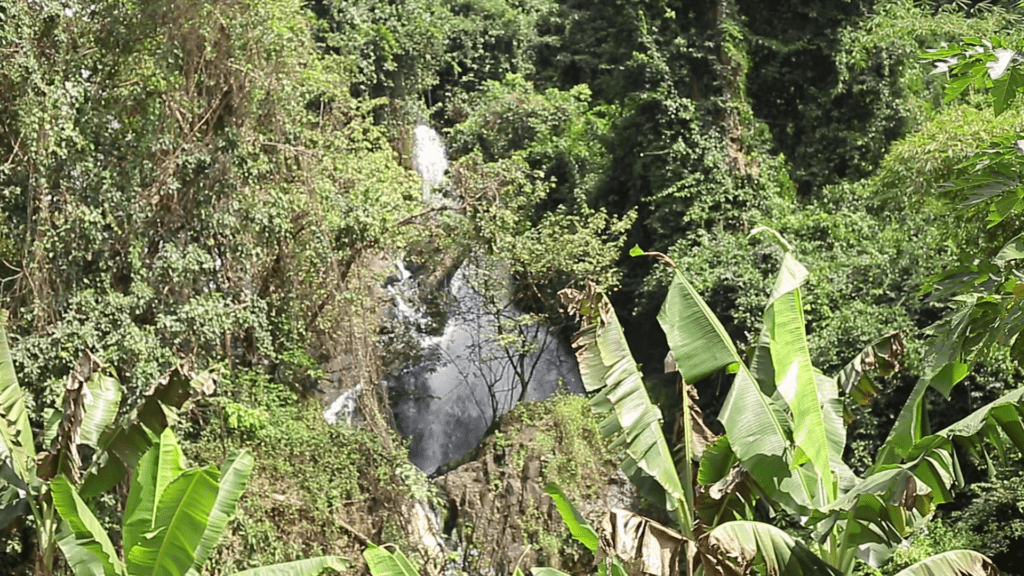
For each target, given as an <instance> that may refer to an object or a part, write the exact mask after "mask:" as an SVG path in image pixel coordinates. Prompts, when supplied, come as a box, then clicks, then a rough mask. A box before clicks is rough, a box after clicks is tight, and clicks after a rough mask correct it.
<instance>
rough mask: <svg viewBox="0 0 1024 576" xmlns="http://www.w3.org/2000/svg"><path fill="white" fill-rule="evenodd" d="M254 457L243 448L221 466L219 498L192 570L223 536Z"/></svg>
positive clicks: (250, 469)
mask: <svg viewBox="0 0 1024 576" xmlns="http://www.w3.org/2000/svg"><path fill="white" fill-rule="evenodd" d="M252 466H253V459H252V454H250V453H249V452H248V451H244V450H243V451H242V452H239V453H237V454H234V455H233V456H232V457H230V458H228V460H227V461H226V462H224V464H223V465H221V469H220V482H219V490H218V491H217V500H216V502H214V503H213V509H212V510H211V511H210V520H209V522H208V523H207V524H206V532H204V533H203V539H202V540H201V541H200V542H199V547H198V548H196V553H195V560H194V561H193V562H192V570H191V571H190V574H193V573H194V574H198V573H199V570H200V569H201V568H202V566H203V563H204V562H206V559H207V557H209V555H210V552H211V551H212V550H213V547H214V546H216V545H217V541H218V540H220V535H221V534H222V533H223V532H224V528H225V527H226V526H227V524H228V520H230V519H231V515H232V514H234V513H235V506H237V505H238V499H239V498H240V497H241V496H242V492H244V491H245V485H246V484H247V483H248V482H249V473H250V472H252Z"/></svg>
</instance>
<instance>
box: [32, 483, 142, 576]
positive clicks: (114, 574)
mask: <svg viewBox="0 0 1024 576" xmlns="http://www.w3.org/2000/svg"><path fill="white" fill-rule="evenodd" d="M50 493H51V495H52V497H53V504H54V506H55V507H56V508H57V511H58V512H60V515H61V517H63V518H64V521H65V523H66V526H65V527H66V530H64V531H62V533H61V535H60V536H59V538H58V546H60V549H61V552H63V553H64V558H65V559H67V561H68V564H69V565H70V566H71V568H72V569H73V570H74V571H75V574H77V575H79V576H84V575H87V574H88V575H91V574H103V575H104V576H124V574H125V566H124V564H123V563H122V562H121V560H120V559H119V558H118V557H117V550H116V549H115V548H114V545H113V544H112V543H111V542H110V537H109V536H107V531H106V530H105V529H104V528H103V525H102V524H100V522H99V520H97V519H96V516H94V515H93V513H92V511H91V510H89V507H88V506H87V505H86V504H85V502H84V501H83V500H82V498H81V496H79V495H78V492H77V491H76V490H75V488H74V486H73V485H72V484H71V482H69V481H68V479H67V478H65V477H64V476H57V477H56V478H54V479H53V480H52V481H51V482H50Z"/></svg>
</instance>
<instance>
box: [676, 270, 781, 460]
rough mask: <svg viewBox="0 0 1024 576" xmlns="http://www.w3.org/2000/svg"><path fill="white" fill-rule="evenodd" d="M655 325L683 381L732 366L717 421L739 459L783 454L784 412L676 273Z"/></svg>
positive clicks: (696, 296)
mask: <svg viewBox="0 0 1024 576" xmlns="http://www.w3.org/2000/svg"><path fill="white" fill-rule="evenodd" d="M658 322H659V323H660V324H661V327H662V330H663V331H664V332H665V337H666V338H667V339H668V345H669V349H670V350H671V352H672V356H673V357H674V358H675V361H676V366H677V367H678V369H679V374H680V375H681V376H682V377H683V379H684V381H685V382H687V383H690V384H693V383H695V382H697V381H698V380H700V379H701V378H703V377H705V376H707V375H708V374H711V373H713V372H716V371H718V370H721V369H722V368H725V367H726V366H730V365H734V366H736V368H737V373H736V378H735V381H734V382H733V385H732V388H730V389H729V395H728V396H727V397H726V400H725V405H724V406H723V407H722V410H721V413H720V414H719V419H720V420H721V421H722V424H723V425H724V426H725V430H726V433H727V434H728V435H729V437H730V438H731V439H732V442H733V449H734V450H735V452H736V454H737V455H738V456H739V457H740V459H741V460H746V459H748V458H750V457H752V456H754V455H757V454H768V455H781V454H783V452H785V450H786V448H787V447H788V446H789V439H788V436H789V422H788V420H787V418H786V415H785V413H784V412H783V411H782V409H781V408H780V407H779V406H777V405H776V404H775V403H774V402H772V400H771V399H770V398H768V397H767V396H765V395H764V394H763V393H762V391H761V389H760V388H759V387H758V384H757V382H756V380H755V379H754V377H753V376H752V375H751V373H750V371H749V370H748V369H747V367H746V365H745V364H744V363H743V361H742V359H741V358H740V356H739V353H738V352H737V351H736V347H735V346H733V343H732V339H730V338H729V335H728V334H727V333H726V331H725V328H724V327H722V323H721V322H719V321H718V318H717V317H715V315H714V313H712V312H711V309H710V308H708V305H707V304H706V303H705V302H704V300H703V299H702V298H701V297H700V295H699V294H697V291H696V290H695V289H694V288H693V286H692V285H691V284H690V283H689V282H688V281H687V280H686V278H684V277H683V275H682V273H681V272H680V271H679V270H678V269H676V270H675V275H674V277H673V280H672V285H671V286H669V289H668V295H667V296H666V297H665V303H664V304H663V305H662V307H661V310H660V311H659V312H658Z"/></svg>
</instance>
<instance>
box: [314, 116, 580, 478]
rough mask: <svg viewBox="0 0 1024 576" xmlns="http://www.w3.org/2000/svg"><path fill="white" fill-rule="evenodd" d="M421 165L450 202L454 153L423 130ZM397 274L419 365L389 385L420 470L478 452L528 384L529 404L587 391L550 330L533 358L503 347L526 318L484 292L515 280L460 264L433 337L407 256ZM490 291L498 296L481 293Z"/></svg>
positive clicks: (395, 284) (397, 301) (402, 321)
mask: <svg viewBox="0 0 1024 576" xmlns="http://www.w3.org/2000/svg"><path fill="white" fill-rule="evenodd" d="M413 165H414V167H415V168H416V171H417V172H418V173H419V175H420V177H421V178H422V180H423V198H424V202H427V203H434V204H437V203H442V202H446V199H445V197H444V195H443V194H436V191H437V190H438V189H439V187H441V186H443V185H444V176H445V172H446V170H447V168H448V158H447V153H446V151H445V148H444V143H443V141H442V139H441V136H440V135H439V134H438V133H437V132H436V131H434V130H433V129H431V128H430V127H428V126H426V125H422V124H421V125H419V126H417V127H416V129H415V143H414V146H413ZM395 267H396V274H395V275H393V276H392V277H391V278H390V279H389V280H388V283H387V287H386V289H387V291H388V294H390V296H391V299H392V302H393V303H394V308H393V313H392V315H393V317H392V321H393V323H394V324H396V325H397V330H399V331H401V333H402V335H403V336H405V337H409V338H411V340H412V341H413V347H415V348H418V350H417V351H415V353H414V354H413V355H412V356H413V357H414V358H415V360H413V361H412V362H410V363H408V364H407V365H405V366H403V367H402V368H400V369H398V370H397V371H396V372H395V373H393V374H391V375H389V376H387V378H386V380H387V384H388V388H389V391H390V392H391V394H390V396H391V397H392V403H391V407H392V410H393V411H394V415H395V421H396V423H397V425H398V429H399V432H401V433H402V434H403V435H404V436H406V437H408V438H410V444H409V458H410V460H412V462H413V463H414V464H416V466H418V467H419V468H420V469H421V470H423V471H425V472H428V473H431V472H434V471H435V470H436V469H437V468H438V467H440V466H443V465H445V464H447V463H448V462H450V461H452V460H454V459H457V458H460V457H461V456H463V455H464V454H465V453H466V452H468V451H469V450H471V449H472V448H473V447H474V446H476V445H477V444H478V443H479V442H480V439H481V438H482V437H483V435H484V434H485V433H486V431H487V428H488V426H489V425H490V424H491V422H493V421H494V419H495V418H497V417H498V416H500V415H501V414H503V413H505V412H507V411H508V410H510V409H511V408H512V407H513V406H514V405H515V403H516V401H517V400H518V399H519V398H520V396H522V394H521V392H522V388H523V386H524V384H525V385H526V386H527V394H525V397H526V398H527V399H530V400H536V399H541V398H546V397H547V396H550V395H551V394H552V393H554V392H555V391H556V390H557V389H558V388H559V387H563V388H564V389H566V390H568V391H571V392H577V393H579V392H582V383H581V382H580V380H579V371H578V368H577V366H576V360H575V357H574V356H573V354H572V353H571V351H569V350H568V349H567V347H566V346H564V345H563V344H562V343H561V342H560V341H559V340H558V338H557V337H556V335H555V334H554V333H553V332H551V331H550V330H549V329H547V328H546V327H543V326H534V327H535V328H536V329H535V330H533V331H532V334H531V335H530V336H531V342H530V344H532V347H533V349H532V350H530V351H521V350H516V351H514V353H512V354H510V353H509V350H510V349H509V348H506V347H505V346H503V345H502V344H501V343H500V342H499V341H498V338H497V337H496V336H497V335H498V334H499V333H500V332H501V330H499V322H506V323H509V322H511V323H513V324H514V323H515V322H516V320H517V319H519V318H521V317H522V314H521V312H520V311H519V310H518V309H517V308H516V307H515V306H514V305H511V304H510V303H509V302H508V301H507V298H508V296H507V295H506V296H505V297H504V298H505V299H506V300H505V301H504V302H502V301H500V298H499V299H498V300H499V301H497V302H495V301H494V300H493V299H489V300H485V298H483V297H482V294H483V293H487V294H491V295H493V294H494V292H495V288H494V287H493V285H494V284H498V285H503V284H507V283H508V281H509V279H508V273H507V272H505V271H502V270H482V269H479V268H477V267H476V266H473V265H471V264H469V263H465V264H463V265H462V266H460V267H459V269H458V270H456V271H455V272H454V274H453V275H452V277H451V278H450V280H449V281H448V282H447V283H446V286H445V289H444V291H445V292H446V294H444V295H443V296H442V297H436V298H434V300H435V301H437V302H441V303H442V305H443V308H444V309H443V310H440V311H439V312H441V313H442V314H441V316H443V317H444V327H443V330H431V320H430V315H429V314H428V313H427V311H426V310H425V309H424V307H423V306H424V305H423V303H422V301H423V298H422V295H421V294H420V293H419V291H420V287H419V280H418V278H417V276H416V275H415V274H413V273H412V272H410V270H409V268H408V267H407V263H406V262H405V261H404V260H403V259H402V258H398V259H396V262H395ZM485 283H489V284H491V285H492V288H491V289H490V290H481V289H480V287H481V286H482V285H483V284H485ZM497 292H502V290H501V289H500V286H499V289H497ZM506 292H507V290H506ZM435 325H436V324H435ZM505 344H506V345H507V344H508V343H507V342H506V343H505ZM524 367H525V369H524ZM350 397H351V398H354V397H352V395H351V393H349V394H343V395H342V396H340V397H339V398H338V399H337V401H335V402H334V403H333V404H332V405H331V407H330V408H328V409H327V410H326V411H325V412H324V416H325V418H328V419H330V420H332V421H333V420H341V419H344V420H346V421H348V422H350V423H351V422H352V421H353V419H354V418H356V417H357V410H356V408H357V406H356V405H355V402H354V400H353V399H350Z"/></svg>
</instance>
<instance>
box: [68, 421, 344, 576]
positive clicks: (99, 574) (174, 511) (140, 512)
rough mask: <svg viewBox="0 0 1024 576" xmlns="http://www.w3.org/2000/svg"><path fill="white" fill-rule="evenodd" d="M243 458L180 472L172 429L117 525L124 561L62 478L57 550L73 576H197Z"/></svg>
mask: <svg viewBox="0 0 1024 576" xmlns="http://www.w3.org/2000/svg"><path fill="white" fill-rule="evenodd" d="M252 466H253V459H252V456H251V455H250V454H249V453H248V452H247V451H244V450H243V451H241V452H237V453H235V454H233V455H231V456H230V457H229V458H228V460H227V462H225V463H224V465H223V466H222V467H221V468H220V469H219V470H218V469H217V467H215V466H208V467H205V468H186V467H185V463H184V459H183V457H182V453H181V448H180V447H179V445H178V442H177V440H176V439H175V437H174V433H173V432H172V431H171V429H170V428H165V429H164V431H163V432H162V433H161V435H160V439H159V441H158V442H156V443H155V444H153V445H152V446H151V447H150V449H149V450H148V451H147V452H146V453H145V454H144V455H143V456H142V458H141V460H140V461H139V464H138V468H137V469H136V471H135V474H134V476H133V478H132V485H131V489H130V491H129V493H128V502H127V504H126V505H125V510H124V518H123V524H122V535H123V549H124V558H123V559H122V558H120V557H119V556H118V554H117V550H116V549H115V548H114V545H113V543H112V542H111V541H110V538H109V536H108V535H107V533H106V530H104V529H103V527H102V526H101V525H100V523H99V521H98V520H97V519H96V516H95V515H94V514H93V513H92V511H91V510H90V509H89V507H88V506H87V505H86V503H85V501H84V500H83V498H82V496H81V495H80V494H79V492H78V490H77V489H76V488H75V486H74V485H73V483H72V482H71V481H70V480H69V479H68V478H67V477H66V476H64V475H63V474H62V475H60V476H57V477H56V478H54V479H53V480H52V481H51V482H50V488H51V491H52V494H53V503H54V506H55V507H56V509H57V510H58V511H59V512H60V515H61V517H62V518H63V519H64V520H63V522H62V523H61V531H60V533H59V534H58V545H59V546H60V549H61V552H62V553H63V554H64V558H65V559H66V560H67V563H68V565H69V566H70V567H71V569H72V571H73V572H74V573H75V575H76V576H157V575H161V576H163V575H167V576H198V575H199V574H200V571H201V569H202V565H203V563H204V562H206V559H207V558H208V557H209V555H210V552H211V551H212V550H213V548H214V547H215V546H216V544H217V541H218V540H219V539H220V536H221V534H222V533H223V532H224V529H225V527H226V526H227V523H228V520H229V519H230V518H231V516H232V514H234V511H235V507H236V505H237V504H238V499H239V498H240V497H241V495H242V492H244V491H245V485H246V483H247V482H248V480H249V473H250V472H251V471H252ZM347 566H348V560H346V559H345V558H342V557H340V556H320V557H317V558H308V559H305V560H297V561H294V562H286V563H283V564H275V565H272V566H264V567H261V568H254V569H251V570H245V571H242V572H238V573H236V574H235V576H306V575H309V576H315V575H317V574H320V573H322V572H323V571H324V570H327V569H332V570H336V571H341V570H344V569H345V568H346V567H347Z"/></svg>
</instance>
